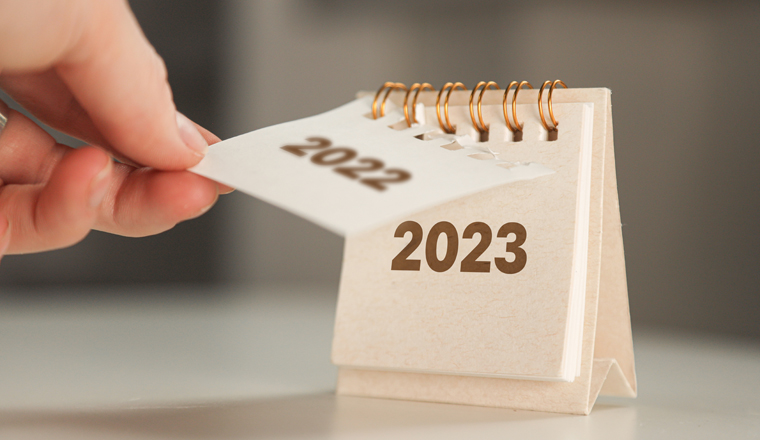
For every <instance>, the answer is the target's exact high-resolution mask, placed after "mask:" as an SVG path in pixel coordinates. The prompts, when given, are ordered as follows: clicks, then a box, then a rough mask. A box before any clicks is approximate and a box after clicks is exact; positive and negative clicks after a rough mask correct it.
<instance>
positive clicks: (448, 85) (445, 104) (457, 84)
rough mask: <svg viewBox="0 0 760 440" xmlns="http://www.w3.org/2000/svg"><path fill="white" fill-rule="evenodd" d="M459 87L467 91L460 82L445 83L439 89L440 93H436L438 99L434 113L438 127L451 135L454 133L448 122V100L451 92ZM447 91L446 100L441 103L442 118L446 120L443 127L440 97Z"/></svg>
mask: <svg viewBox="0 0 760 440" xmlns="http://www.w3.org/2000/svg"><path fill="white" fill-rule="evenodd" d="M457 87H459V88H460V89H462V90H467V86H465V85H464V84H462V83H460V82H458V81H457V82H455V83H452V82H447V83H446V84H444V85H443V87H441V91H440V92H438V97H437V98H436V100H435V113H436V116H438V125H440V126H441V129H443V131H444V132H446V133H449V134H453V133H454V127H453V126H452V125H451V121H450V120H449V98H451V92H453V91H454V90H456V89H457ZM446 90H448V91H449V92H448V93H447V94H446V100H445V101H444V102H443V116H444V117H445V118H446V125H443V120H442V119H441V96H443V92H445V91H446Z"/></svg>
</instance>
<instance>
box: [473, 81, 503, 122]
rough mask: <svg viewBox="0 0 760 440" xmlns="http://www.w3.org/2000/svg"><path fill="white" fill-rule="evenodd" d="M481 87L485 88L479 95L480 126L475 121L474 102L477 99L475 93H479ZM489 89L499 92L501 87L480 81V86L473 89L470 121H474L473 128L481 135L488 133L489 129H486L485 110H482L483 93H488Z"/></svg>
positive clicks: (491, 82)
mask: <svg viewBox="0 0 760 440" xmlns="http://www.w3.org/2000/svg"><path fill="white" fill-rule="evenodd" d="M480 87H483V88H482V89H481V90H480V95H478V103H477V108H478V121H479V122H480V125H478V121H476V120H475V111H474V110H473V101H474V98H475V93H476V92H477V91H478V89H479V88H480ZM489 87H496V89H494V90H499V85H498V84H496V82H495V81H488V82H486V81H480V82H478V84H477V85H476V86H475V87H474V88H473V89H472V94H471V95H470V119H472V126H473V127H475V130H478V131H479V132H481V133H487V132H488V127H486V124H485V122H483V110H482V104H483V93H485V92H486V90H487V89H488V88H489Z"/></svg>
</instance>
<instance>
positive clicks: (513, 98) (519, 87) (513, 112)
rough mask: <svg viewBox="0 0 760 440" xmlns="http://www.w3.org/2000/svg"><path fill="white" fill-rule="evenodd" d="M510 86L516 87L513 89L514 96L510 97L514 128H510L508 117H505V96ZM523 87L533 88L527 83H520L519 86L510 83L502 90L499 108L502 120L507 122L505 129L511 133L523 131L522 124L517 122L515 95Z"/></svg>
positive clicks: (515, 82)
mask: <svg viewBox="0 0 760 440" xmlns="http://www.w3.org/2000/svg"><path fill="white" fill-rule="evenodd" d="M512 86H517V87H516V88H515V93H514V95H512V119H513V120H514V121H515V127H512V123H510V122H509V116H508V115H507V96H508V95H509V91H510V90H511V89H512ZM523 86H528V87H529V88H531V89H532V88H533V86H532V85H530V83H529V82H528V81H521V82H520V83H519V84H518V83H517V81H512V82H511V83H509V85H508V86H507V87H506V88H505V89H504V100H503V101H502V105H501V106H502V109H503V110H504V120H506V121H507V128H509V131H511V132H512V133H517V132H518V131H522V129H523V126H522V124H520V121H518V120H517V93H519V92H520V89H521V88H523Z"/></svg>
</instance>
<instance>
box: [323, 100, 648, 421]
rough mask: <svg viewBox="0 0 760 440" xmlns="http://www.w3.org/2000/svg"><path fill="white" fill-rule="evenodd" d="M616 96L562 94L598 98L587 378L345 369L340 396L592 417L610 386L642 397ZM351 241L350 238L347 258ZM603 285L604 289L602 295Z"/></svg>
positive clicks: (584, 369) (585, 345)
mask: <svg viewBox="0 0 760 440" xmlns="http://www.w3.org/2000/svg"><path fill="white" fill-rule="evenodd" d="M560 92H562V93H560ZM609 97H610V92H609V90H607V89H583V90H580V89H576V90H561V91H560V90H558V91H557V92H556V93H555V97H554V99H555V102H556V103H562V102H593V103H594V127H593V128H594V133H593V136H594V143H593V145H594V147H593V159H592V183H591V217H590V225H589V253H588V272H587V282H586V302H585V319H584V329H583V348H582V356H581V372H580V375H579V377H577V378H576V380H575V381H573V382H571V383H563V382H543V381H532V380H514V379H501V378H489V377H474V376H454V375H442V374H427V373H414V372H393V371H379V370H371V369H354V368H345V367H341V368H340V372H339V379H338V389H337V392H338V393H339V394H346V395H359V396H371V397H383V398H393V399H404V400H423V401H433V402H445V403H460V404H470V405H481V406H495V407H505V408H514V409H527V410H537V411H550V412H561V413H572V414H588V413H589V412H590V410H591V408H592V406H593V403H594V402H595V400H596V397H597V395H598V394H599V392H600V391H602V390H603V391H604V392H605V393H610V394H614V395H624V396H634V395H635V389H636V383H635V374H634V370H633V350H632V342H631V336H630V318H629V317H628V304H627V289H626V285H625V266H624V256H623V248H622V235H621V230H620V217H619V211H618V207H617V205H618V199H617V188H616V183H615V171H614V153H613V151H612V150H613V145H612V136H611V128H612V125H611V124H612V122H611V108H610V100H609ZM520 98H521V99H520V102H521V103H522V101H523V100H525V102H531V101H532V102H535V99H536V98H537V94H536V93H531V92H530V91H526V92H525V93H524V95H523V94H521V95H520ZM608 134H609V136H608ZM351 240H352V238H351V237H349V238H347V240H346V255H349V251H350V248H351V245H352V242H351ZM603 262H604V263H603ZM600 288H602V289H604V291H603V293H601V294H600ZM598 314H600V315H599V316H600V319H599V320H597V317H598ZM601 314H603V315H604V316H603V317H602V316H601ZM597 322H598V323H599V326H598V327H597ZM597 341H598V342H599V347H598V350H597V352H596V355H595V343H596V342H597Z"/></svg>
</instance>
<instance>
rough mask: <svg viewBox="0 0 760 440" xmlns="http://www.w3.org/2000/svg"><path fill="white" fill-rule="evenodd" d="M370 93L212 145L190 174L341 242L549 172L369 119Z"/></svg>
mask: <svg viewBox="0 0 760 440" xmlns="http://www.w3.org/2000/svg"><path fill="white" fill-rule="evenodd" d="M372 101H373V100H372V97H370V96H368V97H364V98H359V99H357V100H355V101H352V102H350V103H348V104H346V105H343V106H341V107H338V108H336V109H334V110H331V111H329V112H326V113H323V114H320V115H316V116H312V117H309V118H305V119H301V120H297V121H292V122H286V123H283V124H279V125H275V126H271V127H266V128H262V129H260V130H256V131H253V132H250V133H246V134H243V135H240V136H237V137H234V138H232V139H228V140H225V141H223V142H220V143H218V144H215V145H213V146H211V148H210V150H209V152H208V154H207V155H206V157H205V158H204V159H203V160H202V161H201V162H200V163H199V164H198V165H197V166H195V167H194V168H192V169H191V171H193V172H195V173H197V174H200V175H202V176H205V177H208V178H210V179H213V180H216V181H218V182H221V183H224V184H226V185H230V186H232V187H234V188H236V189H238V190H240V191H243V192H245V193H247V194H250V195H252V196H254V197H256V198H259V199H261V200H264V201H266V202H269V203H271V204H273V205H276V206H278V207H280V208H283V209H285V210H287V211H290V212H293V213H295V214H297V215H299V216H301V217H304V218H305V219H307V220H310V221H312V222H314V223H316V224H318V225H320V226H323V227H324V228H326V229H328V230H331V231H333V232H335V233H337V234H339V235H342V236H346V235H350V234H353V233H356V232H360V231H364V230H367V229H370V228H372V227H376V226H379V225H382V224H385V223H387V222H389V221H391V220H394V219H397V218H401V217H403V216H404V215H408V214H410V213H413V212H417V211H420V210H422V209H425V208H428V207H432V206H436V205H439V204H441V203H443V202H446V201H449V200H454V199H457V198H459V197H462V196H466V195H468V194H473V193H477V192H480V191H482V190H485V189H488V188H492V187H495V186H499V185H503V184H507V183H510V182H515V181H520V180H527V179H534V178H538V177H541V176H544V175H547V174H551V173H553V172H554V171H553V170H552V169H550V168H548V167H546V166H544V165H542V164H540V163H510V162H507V161H504V160H498V159H492V160H479V159H478V158H474V157H468V156H475V157H480V156H482V155H483V154H485V155H488V152H487V151H484V150H482V147H478V146H477V143H469V145H468V142H467V141H468V139H464V141H463V140H462V139H461V138H459V140H458V142H459V143H461V144H464V145H463V146H464V147H465V148H461V149H457V150H455V151H452V150H449V149H446V148H438V147H441V146H444V145H446V144H451V143H452V142H457V139H456V138H457V137H456V136H453V135H450V136H443V137H440V138H436V139H430V140H422V139H420V137H421V136H420V135H422V134H423V133H425V132H429V131H430V130H431V127H430V126H416V127H411V128H406V129H403V130H398V129H394V128H391V127H390V126H391V125H393V124H396V123H398V122H399V121H400V120H403V114H402V112H400V111H398V110H391V111H390V112H389V113H388V114H387V115H386V116H384V117H382V118H379V119H372V117H371V109H372Z"/></svg>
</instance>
